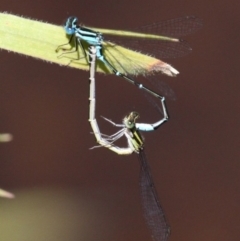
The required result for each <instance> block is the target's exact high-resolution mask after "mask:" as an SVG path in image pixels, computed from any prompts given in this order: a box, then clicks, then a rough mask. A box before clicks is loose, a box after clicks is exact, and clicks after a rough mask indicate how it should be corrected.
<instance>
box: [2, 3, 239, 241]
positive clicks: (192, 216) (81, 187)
mask: <svg viewBox="0 0 240 241" xmlns="http://www.w3.org/2000/svg"><path fill="white" fill-rule="evenodd" d="M239 5H240V4H239V1H237V0H234V1H227V0H223V1H216V0H215V1H189V0H185V1H182V0H180V1H176V0H168V1H166V0H160V1H159V0H158V1H157V0H149V1H140V0H139V1H138V0H136V1H125V0H124V1H110V0H102V1H96V0H94V1H93V0H88V1H85V0H82V1H73V0H69V1H45V2H43V1H39V0H35V1H28V0H25V1H11V0H8V1H6V0H2V1H1V4H0V10H1V11H7V12H11V13H13V14H17V15H22V16H26V17H29V18H32V19H39V20H42V21H46V22H50V23H54V24H58V25H61V24H62V23H63V22H64V20H65V19H66V18H67V17H68V16H70V15H76V16H78V18H79V21H80V22H82V23H84V24H86V25H88V26H96V27H105V28H115V29H129V28H133V27H136V26H141V25H145V24H148V23H151V22H154V21H160V20H165V19H171V18H176V17H179V16H184V15H196V16H198V17H200V18H202V19H203V21H204V27H203V28H202V29H201V30H200V31H198V32H197V33H195V34H193V35H190V36H188V37H186V38H185V39H187V40H188V41H189V42H190V44H191V46H192V47H193V53H192V54H190V55H188V56H186V57H183V58H177V59H169V60H168V62H170V63H171V64H172V65H173V66H174V67H175V68H177V69H178V70H179V71H180V73H181V74H180V75H179V76H178V77H177V78H173V79H171V78H168V77H165V76H161V75H160V77H159V78H160V79H161V80H164V81H166V83H167V84H168V85H169V86H171V88H172V89H173V90H174V91H175V93H176V97H177V100H176V101H171V100H167V106H168V111H169V114H170V119H169V122H168V123H167V124H165V125H163V126H162V127H161V128H160V129H159V130H158V131H156V132H154V133H146V134H144V136H145V139H146V152H147V156H148V160H149V163H150V165H151V168H152V173H153V177H154V181H155V185H156V187H157V189H158V192H159V196H160V200H161V204H162V205H163V207H164V210H165V213H166V216H167V219H168V222H169V224H170V225H171V228H172V234H171V236H170V238H169V240H171V241H175V240H176V241H193V240H194V241H226V240H231V241H233V240H239V236H240V230H239V225H240V206H239V203H240V194H239V191H240V176H239V173H240V171H239V169H240V159H239V148H238V147H237V146H239V144H237V143H239V126H238V123H239V101H240V98H239V87H240V84H239V79H238V76H239V73H238V72H239V66H238V64H239V54H238V53H239V7H240V6H239ZM59 44H61V43H59ZM0 66H1V71H0V90H1V91H0V133H3V132H9V133H12V134H13V135H14V140H13V141H12V142H10V143H3V144H1V145H0V187H1V188H4V189H6V190H9V191H12V192H14V193H15V194H16V199H14V200H6V199H0V240H3V241H15V240H16V241H32V240H35V241H55V240H58V241H65V240H67V241H73V240H74V241H76V240H85V241H86V240H89V241H90V240H104V241H106V240H114V241H122V240H124V241H126V240H138V241H141V240H149V241H150V240H151V237H150V233H149V231H148V229H147V227H146V225H145V222H144V219H143V216H142V210H141V204H140V197H139V187H138V174H139V165H138V162H137V156H136V155H131V156H127V157H122V156H117V155H116V154H114V153H111V152H110V151H108V150H107V149H104V148H98V149H94V150H89V148H90V147H92V146H94V145H95V139H94V136H93V135H92V134H91V133H90V132H91V129H90V126H89V123H88V89H89V86H88V73H87V72H83V71H79V70H76V69H71V68H65V67H60V66H57V65H55V64H49V63H46V62H43V61H39V60H36V59H32V58H29V57H26V56H21V55H18V54H14V53H8V52H6V51H1V53H0ZM121 93H122V94H121ZM131 110H137V111H139V112H140V114H141V119H140V120H141V122H154V121H156V120H157V119H158V118H159V115H158V113H157V112H156V111H155V110H154V109H153V108H152V106H151V105H149V103H148V102H147V101H146V99H145V98H144V97H143V95H141V93H140V91H137V90H136V88H134V87H133V86H131V85H129V84H128V83H126V81H124V80H122V79H120V78H117V77H115V76H104V75H100V74H98V75H97V117H98V119H99V124H100V128H101V130H102V132H103V133H109V134H110V133H113V132H114V131H115V129H114V128H113V127H110V126H109V125H108V123H106V122H104V121H103V120H101V119H100V115H104V116H106V117H108V118H111V119H112V120H113V121H115V122H120V121H121V119H122V118H123V116H124V115H125V114H126V113H128V112H129V111H131ZM123 143H125V142H123Z"/></svg>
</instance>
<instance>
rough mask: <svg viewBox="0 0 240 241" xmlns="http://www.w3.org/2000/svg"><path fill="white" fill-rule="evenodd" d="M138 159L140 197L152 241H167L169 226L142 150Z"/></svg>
mask: <svg viewBox="0 0 240 241" xmlns="http://www.w3.org/2000/svg"><path fill="white" fill-rule="evenodd" d="M139 161H140V167H141V171H140V189H141V198H142V206H143V211H144V217H145V220H146V223H147V225H148V227H149V229H150V231H151V234H152V238H153V240H154V241H167V239H168V236H169V234H170V227H169V226H168V224H167V222H166V218H165V215H164V212H163V209H162V207H161V205H160V203H159V199H158V196H157V191H156V189H155V186H154V183H153V180H152V176H151V173H150V169H149V165H148V163H147V159H146V156H145V153H144V151H140V153H139Z"/></svg>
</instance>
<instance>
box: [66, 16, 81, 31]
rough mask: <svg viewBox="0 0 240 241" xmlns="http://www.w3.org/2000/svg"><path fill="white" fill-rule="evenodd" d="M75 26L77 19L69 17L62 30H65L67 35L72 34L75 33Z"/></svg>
mask: <svg viewBox="0 0 240 241" xmlns="http://www.w3.org/2000/svg"><path fill="white" fill-rule="evenodd" d="M77 25H78V19H77V17H74V16H72V17H69V18H68V19H67V20H66V23H65V25H64V29H65V31H66V33H67V34H74V33H75V31H76V28H77Z"/></svg>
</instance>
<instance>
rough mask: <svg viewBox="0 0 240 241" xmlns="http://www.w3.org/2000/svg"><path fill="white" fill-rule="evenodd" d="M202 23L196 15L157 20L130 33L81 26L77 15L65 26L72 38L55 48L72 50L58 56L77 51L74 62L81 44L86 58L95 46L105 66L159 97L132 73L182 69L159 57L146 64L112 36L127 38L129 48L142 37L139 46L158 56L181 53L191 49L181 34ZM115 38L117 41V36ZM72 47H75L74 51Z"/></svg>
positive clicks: (169, 71) (166, 71)
mask: <svg viewBox="0 0 240 241" xmlns="http://www.w3.org/2000/svg"><path fill="white" fill-rule="evenodd" d="M201 26H202V21H201V20H200V19H198V18H196V17H194V16H187V17H181V18H177V19H172V20H168V21H165V22H160V23H155V24H153V25H147V26H144V27H141V28H140V29H138V32H127V31H120V30H106V29H96V28H91V29H90V28H86V27H83V26H79V25H78V19H77V18H76V17H69V18H68V19H67V21H66V23H65V26H64V28H65V31H66V33H67V34H68V35H70V41H69V43H67V44H63V45H60V46H59V47H58V48H57V49H56V52H58V51H59V50H60V49H62V50H64V51H66V50H69V51H67V52H65V53H63V54H61V55H59V57H63V55H65V56H66V54H69V53H73V52H77V54H78V56H77V58H76V59H72V60H71V61H74V60H79V59H80V55H79V46H80V48H81V51H82V54H83V56H81V58H85V59H86V60H87V58H86V50H85V49H86V47H88V46H89V45H93V46H95V47H96V49H97V54H96V55H97V59H98V60H99V61H101V62H102V63H103V64H104V65H105V68H107V69H108V70H110V72H112V73H113V74H115V75H117V76H120V77H123V78H124V79H126V80H127V81H129V82H130V83H132V84H134V85H136V86H137V87H138V88H140V89H144V90H145V91H147V92H149V93H151V94H152V95H154V96H156V97H158V98H159V97H160V96H159V95H158V94H157V93H155V92H154V91H152V90H150V89H148V88H147V87H145V86H143V85H142V84H141V83H139V82H137V81H136V80H133V79H132V77H130V76H131V75H138V74H143V75H146V74H151V73H153V72H158V71H160V72H162V73H164V74H167V75H169V76H175V75H177V74H178V73H179V72H178V71H177V70H176V69H175V68H173V67H172V66H171V65H169V64H167V63H165V62H163V61H161V60H159V59H158V60H157V61H156V62H154V63H151V64H150V63H147V64H146V63H144V61H143V58H139V57H136V56H134V54H133V55H131V56H130V54H129V55H128V56H126V55H125V54H124V51H123V50H124V48H123V47H121V46H119V45H116V44H115V43H114V42H113V41H112V40H111V35H117V37H118V38H119V37H126V42H127V47H132V48H136V47H139V45H140V40H142V41H141V42H142V43H141V45H140V48H141V51H142V50H146V51H147V53H148V54H153V55H154V56H156V57H157V58H162V57H164V58H167V57H177V56H181V55H184V54H186V53H188V52H190V51H191V48H190V46H189V45H188V43H187V42H185V41H183V40H181V39H179V38H178V37H180V36H183V35H187V34H189V33H192V32H194V31H196V30H197V29H199V28H200V27H201ZM143 32H145V33H143ZM146 32H147V33H146ZM102 34H105V35H108V36H109V40H110V41H105V40H104V38H103V35H102ZM159 34H163V35H164V34H165V35H168V37H167V36H162V35H159ZM114 38H115V40H116V36H115V37H114ZM68 44H70V45H71V47H70V48H69V49H66V48H65V47H64V46H65V45H68ZM73 48H74V50H73V51H71V49H73ZM133 53H134V51H133ZM135 53H136V52H135ZM143 57H144V56H143ZM70 63H71V62H70Z"/></svg>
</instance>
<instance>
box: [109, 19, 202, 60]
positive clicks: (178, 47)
mask: <svg viewBox="0 0 240 241" xmlns="http://www.w3.org/2000/svg"><path fill="white" fill-rule="evenodd" d="M202 25H203V23H202V20H201V19H199V18H197V17H195V16H184V17H180V18H176V19H171V20H167V21H162V22H156V23H153V24H149V25H145V26H142V27H139V28H135V29H132V30H131V31H134V32H139V33H146V34H157V35H161V36H167V37H174V38H179V37H182V36H185V35H188V34H191V33H194V32H196V31H197V30H198V29H200V28H201V27H202ZM106 41H111V42H112V43H117V44H120V45H122V46H124V47H128V48H130V49H133V50H139V51H141V52H143V53H148V54H150V55H152V56H154V57H157V58H160V59H161V58H174V57H180V56H184V55H186V54H188V53H190V52H191V50H192V49H191V47H190V45H189V44H188V42H186V41H184V40H179V42H171V41H162V40H153V39H149V38H133V37H129V38H127V37H124V38H123V37H117V36H112V35H111V36H110V35H106Z"/></svg>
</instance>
